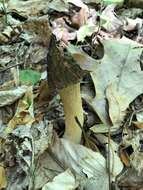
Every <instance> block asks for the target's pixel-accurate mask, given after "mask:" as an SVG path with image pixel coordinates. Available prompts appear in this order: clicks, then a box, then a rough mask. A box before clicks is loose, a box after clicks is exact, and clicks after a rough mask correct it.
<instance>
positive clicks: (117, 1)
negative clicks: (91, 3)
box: [103, 0, 124, 5]
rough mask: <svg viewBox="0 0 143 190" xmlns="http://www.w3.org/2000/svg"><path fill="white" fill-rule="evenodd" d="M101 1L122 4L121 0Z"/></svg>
mask: <svg viewBox="0 0 143 190" xmlns="http://www.w3.org/2000/svg"><path fill="white" fill-rule="evenodd" d="M103 2H104V3H105V4H107V5H109V4H123V2H124V1H123V0H103Z"/></svg>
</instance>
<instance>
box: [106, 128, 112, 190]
mask: <svg viewBox="0 0 143 190" xmlns="http://www.w3.org/2000/svg"><path fill="white" fill-rule="evenodd" d="M110 140H111V128H110V125H109V127H108V158H107V159H108V182H109V190H111V189H112V188H111V171H110V169H111V163H110V144H111V143H110Z"/></svg>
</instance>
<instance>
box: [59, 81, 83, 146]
mask: <svg viewBox="0 0 143 190" xmlns="http://www.w3.org/2000/svg"><path fill="white" fill-rule="evenodd" d="M60 96H61V99H62V102H63V106H64V112H65V126H66V127H65V134H64V138H66V139H69V140H71V141H73V142H75V143H80V141H81V134H82V130H81V129H80V127H79V125H78V124H77V122H76V120H75V117H77V118H78V120H79V122H80V123H81V125H83V122H84V116H83V108H82V100H81V94H80V83H77V84H73V85H70V86H68V87H66V88H64V89H62V90H61V91H60Z"/></svg>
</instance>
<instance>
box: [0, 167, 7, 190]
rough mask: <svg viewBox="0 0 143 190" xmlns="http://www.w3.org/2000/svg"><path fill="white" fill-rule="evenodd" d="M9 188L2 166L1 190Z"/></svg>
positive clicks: (0, 169) (0, 176) (0, 172)
mask: <svg viewBox="0 0 143 190" xmlns="http://www.w3.org/2000/svg"><path fill="white" fill-rule="evenodd" d="M6 186H7V179H6V175H5V169H4V167H3V166H2V165H0V189H2V188H6Z"/></svg>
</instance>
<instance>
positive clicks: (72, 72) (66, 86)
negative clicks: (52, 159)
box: [47, 35, 95, 143]
mask: <svg viewBox="0 0 143 190" xmlns="http://www.w3.org/2000/svg"><path fill="white" fill-rule="evenodd" d="M65 50H67V48H63V47H61V46H60V43H58V42H57V41H56V38H55V36H54V35H52V37H51V42H50V46H49V52H48V56H47V59H48V80H49V85H50V86H51V88H54V89H56V90H58V92H59V94H60V96H61V99H62V102H63V107H64V112H65V133H64V138H67V139H69V140H71V141H73V142H75V143H80V141H81V134H82V130H81V128H80V126H79V125H78V124H77V122H76V120H75V117H77V119H78V121H79V122H80V124H81V126H83V122H84V116H83V108H82V99H81V94H80V80H81V79H82V77H83V76H84V75H85V74H87V73H89V71H87V70H88V69H87V67H89V65H91V63H93V62H94V63H95V60H94V59H92V58H91V57H90V56H88V55H87V54H86V53H84V52H82V53H81V54H80V55H79V56H78V52H77V51H75V56H72V54H71V53H70V52H69V51H65ZM85 55H86V58H85V57H84V56H85ZM78 58H79V60H78ZM85 61H86V63H88V66H87V64H85Z"/></svg>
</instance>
